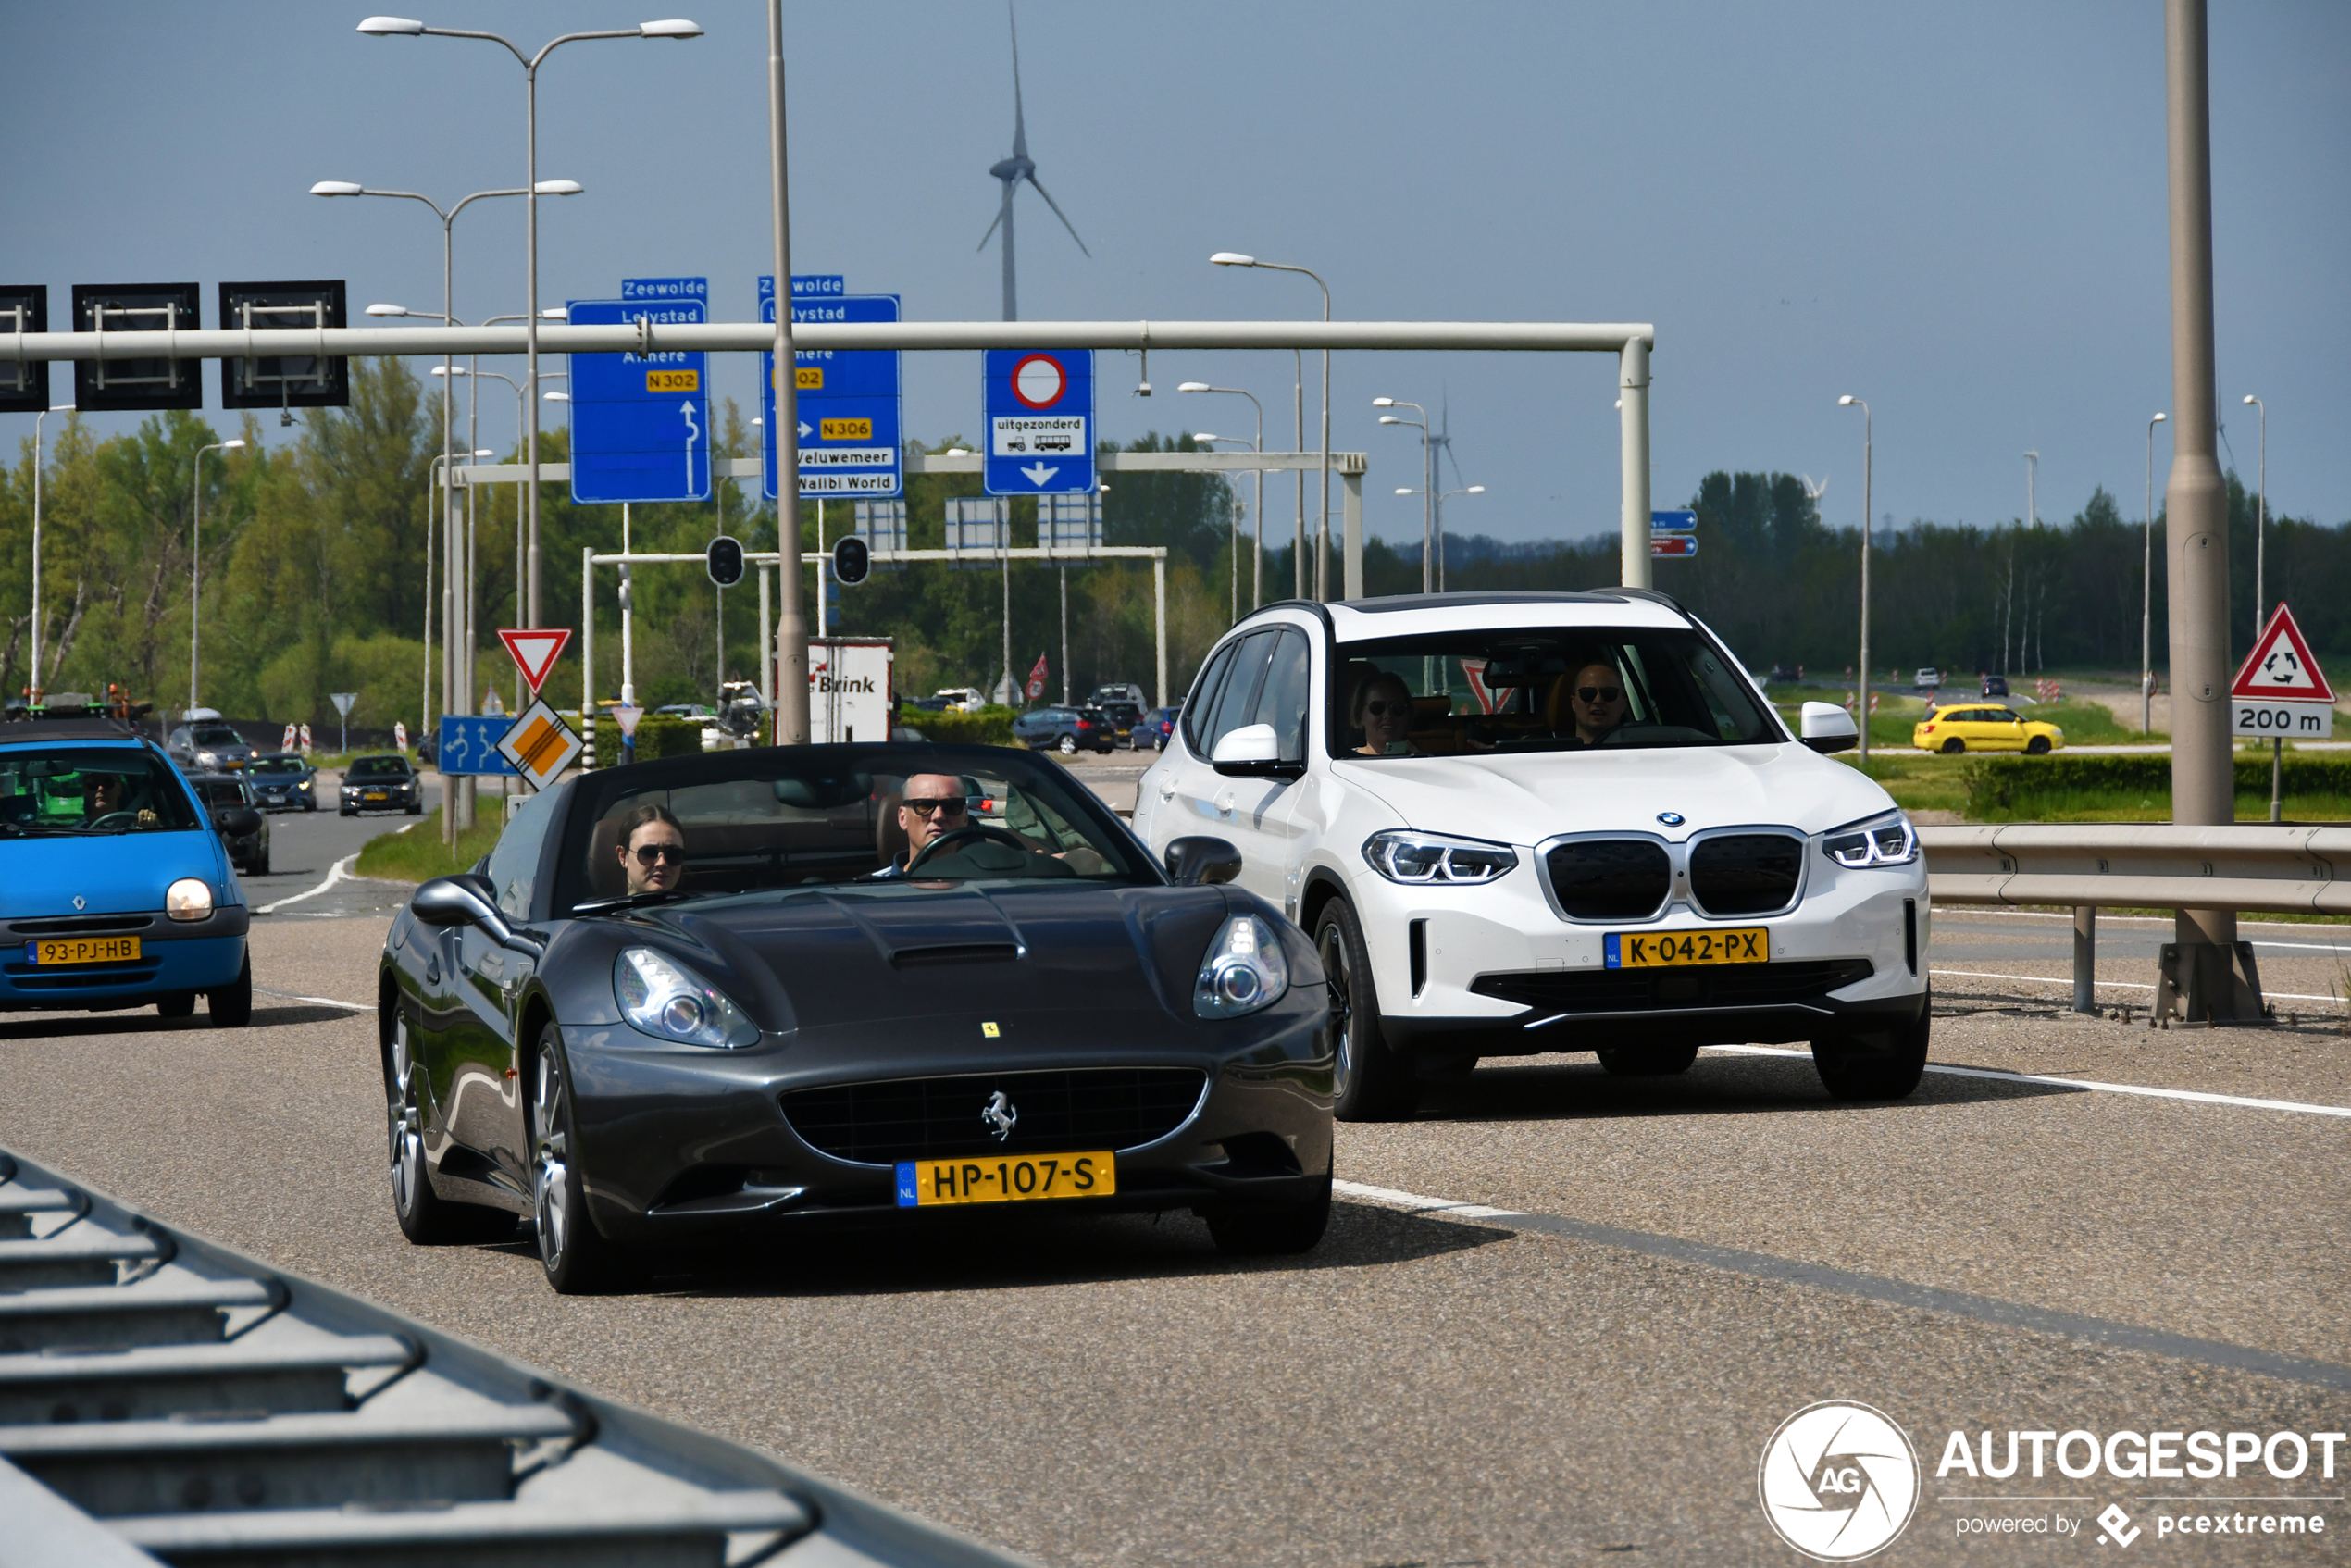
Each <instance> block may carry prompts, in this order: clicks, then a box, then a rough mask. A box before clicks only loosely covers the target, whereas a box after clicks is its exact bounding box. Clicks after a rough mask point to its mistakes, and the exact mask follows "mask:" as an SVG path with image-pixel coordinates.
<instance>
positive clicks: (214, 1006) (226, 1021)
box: [205, 954, 253, 1029]
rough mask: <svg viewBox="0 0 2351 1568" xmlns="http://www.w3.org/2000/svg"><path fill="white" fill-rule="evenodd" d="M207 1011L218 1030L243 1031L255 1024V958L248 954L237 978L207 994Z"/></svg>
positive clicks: (213, 1025)
mask: <svg viewBox="0 0 2351 1568" xmlns="http://www.w3.org/2000/svg"><path fill="white" fill-rule="evenodd" d="M205 1011H206V1012H207V1013H209V1014H211V1015H212V1027H214V1028H216V1029H242V1028H243V1027H245V1026H246V1025H248V1024H250V1023H252V1022H253V958H252V956H251V955H250V954H248V955H247V956H246V958H245V962H244V967H243V968H241V969H239V970H238V971H237V977H236V978H235V979H233V980H231V981H230V982H229V983H228V984H227V985H225V986H218V987H216V988H214V989H211V990H208V991H206V992H205Z"/></svg>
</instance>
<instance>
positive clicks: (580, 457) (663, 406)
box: [570, 278, 710, 504]
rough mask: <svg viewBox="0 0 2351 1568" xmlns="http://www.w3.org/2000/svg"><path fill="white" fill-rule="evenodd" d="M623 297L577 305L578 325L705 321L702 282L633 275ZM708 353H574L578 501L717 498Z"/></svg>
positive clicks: (573, 313) (574, 318)
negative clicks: (713, 480) (712, 464)
mask: <svg viewBox="0 0 2351 1568" xmlns="http://www.w3.org/2000/svg"><path fill="white" fill-rule="evenodd" d="M621 292H622V294H623V295H624V297H623V298H620V299H616V300H573V301H571V302H570V319H571V323H572V325H573V326H575V327H610V326H619V325H625V324H627V323H629V322H633V321H637V320H640V319H643V320H648V321H651V322H653V324H654V325H655V326H659V325H661V324H663V323H665V322H672V323H700V322H703V321H706V320H708V319H709V317H710V307H709V303H708V302H709V297H710V285H709V283H708V282H707V281H706V280H703V279H700V278H631V279H628V280H624V281H623V282H622V284H621ZM706 358H707V356H706V355H703V353H702V351H700V350H699V349H693V350H688V349H663V348H657V349H655V350H654V351H653V353H651V354H575V355H572V356H571V498H572V500H573V501H574V502H576V503H578V504H610V503H613V502H623V501H707V500H709V499H710V378H709V376H708V375H707V373H706V370H707V367H706V365H705V363H704V362H705V360H706Z"/></svg>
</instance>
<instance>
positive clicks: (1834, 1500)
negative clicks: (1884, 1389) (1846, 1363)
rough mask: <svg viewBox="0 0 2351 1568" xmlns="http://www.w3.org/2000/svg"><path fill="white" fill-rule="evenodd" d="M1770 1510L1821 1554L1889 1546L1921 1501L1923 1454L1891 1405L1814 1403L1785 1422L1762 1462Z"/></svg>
mask: <svg viewBox="0 0 2351 1568" xmlns="http://www.w3.org/2000/svg"><path fill="white" fill-rule="evenodd" d="M1756 1490H1757V1492H1758V1494H1759V1495H1760V1498H1761V1500H1762V1503H1763V1517H1764V1518H1765V1519H1767V1520H1769V1521H1770V1522H1771V1524H1772V1528H1773V1530H1774V1531H1775V1532H1777V1533H1778V1535H1779V1537H1780V1539H1782V1540H1784V1541H1785V1542H1786V1543H1787V1544H1788V1545H1790V1546H1792V1547H1794V1548H1795V1549H1797V1550H1798V1551H1800V1552H1802V1553H1803V1554H1804V1555H1805V1556H1807V1557H1810V1558H1812V1559H1814V1560H1815V1561H1817V1562H1856V1561H1858V1560H1860V1559H1861V1558H1864V1557H1868V1556H1870V1555H1872V1553H1874V1552H1877V1551H1881V1550H1883V1549H1885V1548H1886V1547H1887V1546H1889V1545H1891V1544H1892V1543H1893V1541H1894V1539H1895V1537H1897V1536H1899V1535H1900V1534H1901V1533H1902V1531H1903V1528H1904V1527H1905V1526H1906V1525H1908V1524H1909V1522H1910V1517H1911V1515H1912V1514H1913V1513H1915V1512H1917V1510H1918V1504H1919V1456H1918V1450H1915V1449H1913V1448H1912V1447H1911V1446H1910V1439H1909V1437H1907V1436H1905V1435H1904V1433H1903V1431H1902V1428H1901V1427H1899V1426H1897V1425H1895V1424H1894V1422H1893V1420H1892V1418H1890V1417H1889V1416H1887V1415H1886V1414H1885V1412H1883V1411H1879V1410H1873V1409H1872V1408H1871V1407H1870V1406H1868V1405H1864V1404H1855V1403H1852V1402H1851V1401H1849V1400H1822V1402H1820V1403H1819V1404H1814V1405H1807V1406H1805V1407H1804V1408H1803V1409H1802V1410H1799V1411H1797V1412H1796V1413H1795V1414H1794V1415H1791V1416H1789V1417H1788V1418H1787V1419H1786V1420H1785V1421H1784V1422H1782V1423H1781V1424H1780V1429H1779V1430H1778V1431H1776V1432H1774V1433H1773V1434H1772V1440H1771V1441H1770V1442H1769V1443H1766V1444H1765V1445H1764V1446H1763V1460H1762V1462H1761V1463H1760V1465H1758V1466H1757V1468H1756Z"/></svg>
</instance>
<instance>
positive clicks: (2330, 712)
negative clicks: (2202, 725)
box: [2229, 604, 2334, 740]
mask: <svg viewBox="0 0 2351 1568" xmlns="http://www.w3.org/2000/svg"><path fill="white" fill-rule="evenodd" d="M2229 717H2230V724H2229V728H2230V729H2231V730H2232V731H2233V732H2234V733H2236V734H2239V735H2256V736H2260V737H2263V738H2265V739H2270V740H2326V739H2327V738H2328V737H2330V736H2332V734H2333V733H2334V688H2333V687H2332V686H2330V685H2328V684H2327V678H2326V672H2324V671H2323V670H2321V669H2320V668H2319V661H2318V660H2316V659H2314V658H2312V657H2311V656H2310V644H2309V642H2308V641H2306V640H2305V639H2304V637H2303V635H2302V628H2300V627H2298V626H2296V625H2295V624H2294V616H2293V614H2292V613H2291V612H2289V611H2288V610H2287V609H2286V607H2285V606H2284V605H2283V604H2280V605H2279V606H2278V608H2277V613H2276V614H2275V615H2272V616H2270V624H2269V625H2268V626H2267V627H2264V628H2262V631H2261V635H2260V636H2259V637H2258V638H2257V639H2256V640H2255V641H2254V644H2253V652H2252V653H2249V654H2247V655H2246V657H2245V664H2244V666H2243V667H2241V668H2240V669H2238V671H2237V676H2236V679H2235V680H2233V681H2232V682H2231V683H2230V685H2229Z"/></svg>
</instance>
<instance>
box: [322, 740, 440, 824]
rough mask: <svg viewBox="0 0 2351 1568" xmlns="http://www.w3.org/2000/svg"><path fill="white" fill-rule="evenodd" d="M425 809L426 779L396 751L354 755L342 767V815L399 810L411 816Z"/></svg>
mask: <svg viewBox="0 0 2351 1568" xmlns="http://www.w3.org/2000/svg"><path fill="white" fill-rule="evenodd" d="M424 809H425V781H424V780H423V779H422V778H418V777H417V770H416V769H415V768H413V767H411V766H409V765H408V759H407V758H406V757H404V756H402V755H401V754H400V753H397V752H386V753H379V754H377V755H375V756H366V757H354V758H352V759H351V765H350V766H349V767H346V768H344V769H343V770H342V803H341V810H342V815H345V816H357V815H361V814H362V813H364V812H370V811H400V812H405V813H407V814H408V815H410V816H416V815H420V814H421V813H422V812H423V811H424Z"/></svg>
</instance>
